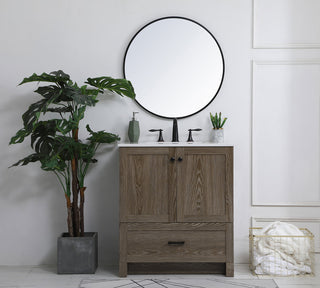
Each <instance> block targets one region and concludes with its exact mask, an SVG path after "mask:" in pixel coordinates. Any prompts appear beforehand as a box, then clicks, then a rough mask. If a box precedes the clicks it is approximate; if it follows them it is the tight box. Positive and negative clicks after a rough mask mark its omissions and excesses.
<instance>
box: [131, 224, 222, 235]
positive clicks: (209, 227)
mask: <svg viewBox="0 0 320 288" xmlns="http://www.w3.org/2000/svg"><path fill="white" fill-rule="evenodd" d="M127 227H128V228H127V229H128V230H131V231H135V230H137V231H143V230H147V231H152V230H155V231H161V230H164V231H171V230H173V231H181V230H185V231H195V233H196V231H199V230H200V231H226V223H199V222H198V223H128V225H127Z"/></svg>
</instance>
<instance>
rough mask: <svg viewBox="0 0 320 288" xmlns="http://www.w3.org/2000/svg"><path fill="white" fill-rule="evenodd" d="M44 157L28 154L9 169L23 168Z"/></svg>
mask: <svg viewBox="0 0 320 288" xmlns="http://www.w3.org/2000/svg"><path fill="white" fill-rule="evenodd" d="M42 157H44V155H41V154H38V153H34V154H30V155H29V156H27V157H25V158H23V159H21V160H19V161H18V162H16V163H14V164H12V165H11V166H10V167H9V168H11V167H13V166H19V165H21V166H24V165H27V164H29V163H32V162H36V161H40V160H41V158H42Z"/></svg>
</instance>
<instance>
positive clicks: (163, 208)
mask: <svg viewBox="0 0 320 288" xmlns="http://www.w3.org/2000/svg"><path fill="white" fill-rule="evenodd" d="M123 150H124V149H122V148H120V175H122V176H121V177H120V180H121V182H120V190H121V192H120V195H121V200H120V205H121V206H122V207H121V210H120V219H121V221H134V222H137V221H142V222H145V221H162V222H168V221H169V218H170V217H169V201H168V199H169V194H171V193H170V190H169V165H168V159H169V149H168V148H158V149H156V150H157V151H156V152H157V153H154V154H150V153H148V150H149V149H141V148H137V149H134V150H131V151H130V149H128V150H124V151H123ZM170 207H171V206H170Z"/></svg>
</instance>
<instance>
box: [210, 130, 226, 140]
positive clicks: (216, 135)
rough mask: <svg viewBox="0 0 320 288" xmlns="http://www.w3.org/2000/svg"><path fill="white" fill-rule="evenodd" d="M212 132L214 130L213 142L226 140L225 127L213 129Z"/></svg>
mask: <svg viewBox="0 0 320 288" xmlns="http://www.w3.org/2000/svg"><path fill="white" fill-rule="evenodd" d="M212 132H213V137H212V141H213V143H223V142H224V133H223V129H212Z"/></svg>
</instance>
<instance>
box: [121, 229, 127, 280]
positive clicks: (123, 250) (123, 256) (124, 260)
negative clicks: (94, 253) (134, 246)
mask: <svg viewBox="0 0 320 288" xmlns="http://www.w3.org/2000/svg"><path fill="white" fill-rule="evenodd" d="M119 248H120V251H119V258H120V259H119V276H120V277H127V274H128V263H127V224H126V223H120V245H119Z"/></svg>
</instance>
